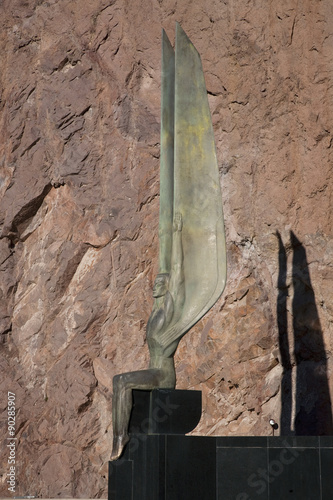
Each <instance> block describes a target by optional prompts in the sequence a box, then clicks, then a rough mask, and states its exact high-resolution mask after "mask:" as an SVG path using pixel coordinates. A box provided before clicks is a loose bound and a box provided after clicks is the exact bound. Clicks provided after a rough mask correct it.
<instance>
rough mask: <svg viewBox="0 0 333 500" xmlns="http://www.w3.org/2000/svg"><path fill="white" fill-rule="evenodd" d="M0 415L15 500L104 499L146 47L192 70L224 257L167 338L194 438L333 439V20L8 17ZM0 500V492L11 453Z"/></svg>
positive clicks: (151, 134)
mask: <svg viewBox="0 0 333 500" xmlns="http://www.w3.org/2000/svg"><path fill="white" fill-rule="evenodd" d="M0 9H1V31H0V48H1V52H0V53H1V60H0V75H1V77H0V78H1V102H0V107H1V108H0V109H1V115H0V123H1V137H2V141H1V145H0V165H1V170H0V197H1V202H0V225H1V239H0V264H1V267H0V273H1V280H0V297H1V302H0V327H1V338H2V343H1V360H0V364H1V406H2V410H1V411H2V412H3V413H2V416H1V418H2V420H3V421H4V422H7V393H8V391H10V392H13V393H15V396H16V400H15V402H16V437H17V441H16V490H15V495H16V496H24V495H36V496H37V495H38V496H42V497H55V496H58V497H70V496H72V497H78V498H79V497H85V498H92V497H105V496H106V492H107V479H106V475H107V460H108V457H109V454H110V451H111V440H112V423H111V407H112V377H113V375H115V374H116V373H119V372H123V371H129V370H133V369H142V368H145V367H146V366H147V359H148V349H147V346H146V342H145V325H146V322H147V319H148V317H149V314H150V310H151V306H152V295H151V290H152V283H153V280H154V277H155V274H156V271H157V254H158V237H157V226H158V206H159V200H158V193H159V117H160V108H159V106H160V67H161V62H160V46H161V28H162V27H163V28H165V29H166V31H167V33H168V35H169V37H170V38H171V39H173V37H174V23H175V21H176V20H177V21H179V22H180V23H181V25H182V27H183V28H184V29H185V31H186V32H187V34H188V35H189V37H190V38H191V40H192V41H193V43H194V44H195V45H196V47H197V49H198V50H199V52H200V54H201V55H202V61H203V67H204V72H205V78H206V84H207V90H208V93H209V101H210V106H211V112H212V118H213V125H214V132H215V139H216V146H217V154H218V159H219V165H220V172H221V185H222V192H223V203H224V212H225V223H226V231H227V241H228V284H227V288H226V290H225V292H224V294H223V296H222V298H221V299H220V300H219V301H218V302H217V303H216V305H215V306H214V307H213V309H212V310H211V311H210V312H209V314H207V316H205V317H204V318H203V319H202V320H201V321H200V322H199V323H198V324H197V325H196V326H195V327H194V328H193V330H192V331H191V332H189V333H188V334H187V335H186V336H185V338H184V339H183V340H182V342H181V344H180V346H179V350H178V351H177V354H176V365H177V376H178V384H177V386H178V387H179V388H182V389H187V388H188V389H189V388H191V389H200V390H202V391H203V403H204V408H203V415H202V419H201V422H200V424H199V426H198V428H197V429H196V431H195V432H197V433H200V434H206V435H211V434H220V435H244V434H246V435H266V434H271V428H270V426H269V419H270V418H274V419H275V420H276V421H277V422H278V423H279V426H280V427H279V431H281V433H282V434H332V433H333V426H332V408H331V397H332V390H333V374H332V363H333V360H332V347H333V346H332V343H333V331H332V315H333V305H332V300H331V293H330V292H331V290H330V289H331V282H332V281H331V280H332V278H333V239H332V227H333V220H332V219H333V208H332V205H333V203H332V202H333V199H332V185H333V170H332V162H333V158H332V152H333V147H332V144H333V136H332V133H333V131H332V123H333V116H332V114H333V112H332V102H333V85H332V83H333V82H332V78H333V75H332V71H331V61H332V58H333V4H332V2H330V1H329V0H323V1H320V2H318V1H317V0H307V1H305V2H301V3H300V2H297V1H296V0H285V1H283V2H282V3H281V2H268V3H267V2H265V1H258V2H250V3H249V2H247V1H245V0H240V1H238V2H236V3H235V2H227V1H226V2H222V1H217V0H206V1H205V2H204V3H203V2H201V1H199V0H195V1H192V0H183V1H181V2H176V1H175V0H165V1H163V2H162V1H161V0H159V1H157V0H136V1H135V2H128V1H126V0H91V1H89V2H72V1H70V0H48V1H43V0H27V1H25V2H22V1H20V0H4V1H3V2H2V6H1V7H0ZM6 432H7V431H6V429H5V432H4V433H3V437H2V440H3V441H2V442H3V445H4V446H2V447H1V462H2V463H3V467H2V476H1V490H0V495H1V496H6V497H7V496H12V495H13V493H10V492H8V489H7V488H8V484H7V476H6V474H7V473H8V472H9V465H8V453H9V451H8V450H9V448H6V446H5V445H6V443H7V441H6V439H7V437H8V434H6Z"/></svg>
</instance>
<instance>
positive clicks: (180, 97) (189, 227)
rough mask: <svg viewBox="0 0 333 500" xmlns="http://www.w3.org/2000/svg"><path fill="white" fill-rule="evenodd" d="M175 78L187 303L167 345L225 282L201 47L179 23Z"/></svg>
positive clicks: (176, 189) (177, 192) (178, 204)
mask: <svg viewBox="0 0 333 500" xmlns="http://www.w3.org/2000/svg"><path fill="white" fill-rule="evenodd" d="M165 38H166V36H165ZM169 45H170V43H169ZM169 49H170V47H169ZM169 53H170V51H169ZM171 58H172V56H171ZM174 79H175V84H174V93H175V97H174V131H173V133H174V145H173V148H174V150H173V155H174V157H173V213H176V212H180V213H181V215H182V219H183V230H182V243H183V252H184V275H185V303H184V305H183V307H182V311H179V313H180V316H178V315H177V314H176V316H178V317H180V319H179V320H178V321H177V323H175V324H174V325H171V326H170V327H169V328H167V329H166V331H165V332H163V334H162V335H161V337H160V339H159V340H160V342H161V344H162V345H163V346H165V347H168V346H169V345H170V343H171V342H173V341H175V340H176V339H179V338H181V337H182V336H183V335H184V334H185V333H186V332H187V331H188V330H189V329H190V328H191V327H192V326H193V325H194V324H195V323H196V322H197V321H198V320H199V319H200V318H201V317H202V316H203V315H204V314H205V313H206V312H207V311H208V310H209V309H210V308H211V307H212V306H213V305H214V303H215V302H216V301H217V299H218V298H219V297H220V295H221V293H222V292H223V290H224V287H225V283H226V248H225V233H224V222H223V212H222V198H221V189H220V181H219V171H218V165H217V158H216V151H215V142H214V134H213V127H212V122H211V116H210V110H209V105H208V98H207V91H206V85H205V80H204V76H203V70H202V64H201V59H200V56H199V53H198V52H197V50H196V48H195V47H194V45H193V44H192V43H191V41H190V40H189V38H188V37H187V35H186V33H185V32H184V31H183V30H182V28H181V27H180V25H179V24H178V23H177V26H176V50H175V76H174ZM170 88H172V83H171V85H170ZM170 102H171V101H170ZM170 127H171V126H170V125H169V130H171V128H170ZM162 129H163V123H162ZM162 135H163V130H162ZM161 148H162V149H163V148H164V143H161ZM161 154H162V157H163V154H164V152H163V151H162V153H161ZM162 181H163V179H161V197H162V191H163V189H164V186H163V182H162ZM169 192H170V190H169ZM169 234H170V233H169Z"/></svg>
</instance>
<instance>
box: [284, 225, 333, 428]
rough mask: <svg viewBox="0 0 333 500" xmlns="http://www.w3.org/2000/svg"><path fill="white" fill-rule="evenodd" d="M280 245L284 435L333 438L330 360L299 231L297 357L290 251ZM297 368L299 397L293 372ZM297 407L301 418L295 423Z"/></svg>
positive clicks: (295, 249)
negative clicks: (289, 278)
mask: <svg viewBox="0 0 333 500" xmlns="http://www.w3.org/2000/svg"><path fill="white" fill-rule="evenodd" d="M277 237H278V241H279V274H278V290H279V292H278V300H277V321H278V332H279V348H280V355H281V363H282V367H283V372H282V381H281V419H280V428H281V435H285V436H287V435H291V434H293V435H296V436H316V435H319V436H323V435H331V434H333V421H332V405H331V398H330V392H329V385H328V377H327V356H326V352H325V345H324V339H323V333H322V329H321V324H320V320H319V315H318V310H317V305H316V300H315V294H314V290H313V287H312V284H311V278H310V272H309V266H308V262H307V256H306V250H305V247H304V245H303V244H302V243H301V242H300V241H299V240H298V238H297V237H296V236H295V234H294V233H293V232H291V233H290V243H291V248H292V285H293V299H292V329H293V342H294V346H293V349H294V352H293V356H292V355H291V352H290V344H289V335H288V321H287V300H288V284H287V252H286V248H285V246H284V245H283V242H282V239H281V236H280V234H279V233H277ZM293 362H294V364H295V365H296V366H295V368H294V369H296V384H295V394H294V395H293V393H292V391H293V383H292V370H293ZM293 405H294V406H295V418H294V422H292V413H293Z"/></svg>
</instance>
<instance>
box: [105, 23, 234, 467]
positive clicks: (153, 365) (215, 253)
mask: <svg viewBox="0 0 333 500" xmlns="http://www.w3.org/2000/svg"><path fill="white" fill-rule="evenodd" d="M162 47H163V48H162V105H161V162H160V220H159V242H160V248H159V273H158V275H157V277H156V280H155V284H154V289H153V297H154V306H153V310H152V313H151V315H150V318H149V321H148V324H147V342H148V347H149V353H150V364H149V368H148V369H147V370H141V371H136V372H129V373H123V374H121V375H117V376H116V377H114V380H113V386H114V394H113V433H114V441H113V450H112V456H111V460H115V459H117V458H118V457H119V456H120V455H121V453H122V450H123V448H124V446H125V444H126V442H127V441H128V435H127V429H128V423H129V418H130V413H131V408H132V389H146V390H149V389H153V388H157V387H161V388H174V387H175V383H176V374H175V367H174V359H173V356H174V353H175V351H176V349H177V346H178V343H179V341H180V339H181V338H182V337H183V335H185V333H186V332H187V331H188V330H189V329H190V328H191V327H192V326H193V325H194V324H195V323H196V322H197V321H198V320H199V319H200V318H201V317H202V316H203V315H204V314H205V313H206V312H207V311H208V310H209V309H210V308H211V307H212V306H213V304H214V303H215V302H216V300H217V299H218V298H219V296H220V295H221V293H222V291H223V289H224V286H225V282H226V250H225V235H224V224H223V213H222V200H221V191H220V184H219V172H218V165H217V159H216V152H215V143H214V134H213V128H212V123H211V116H210V111H209V105H208V98H207V92H206V86H205V80H204V76H203V71H202V65H201V60H200V56H199V54H198V52H197V50H196V49H195V47H194V46H193V44H192V43H191V41H190V40H189V38H188V37H187V35H186V34H185V32H184V31H183V30H182V28H181V27H180V25H179V24H177V26H176V52H175V53H174V51H173V49H172V46H171V44H170V42H169V40H168V38H167V36H166V34H165V32H163V41H162Z"/></svg>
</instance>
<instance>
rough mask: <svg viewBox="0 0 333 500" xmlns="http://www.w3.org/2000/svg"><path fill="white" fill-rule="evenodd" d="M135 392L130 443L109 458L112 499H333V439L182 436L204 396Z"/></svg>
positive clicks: (168, 392) (189, 392)
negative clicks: (113, 458)
mask: <svg viewBox="0 0 333 500" xmlns="http://www.w3.org/2000/svg"><path fill="white" fill-rule="evenodd" d="M134 392H135V393H136V394H134V400H135V401H136V406H135V408H134V410H133V414H132V419H131V425H130V429H131V440H130V442H129V443H128V445H127V446H126V449H125V451H124V454H123V457H122V458H121V459H120V460H117V461H116V462H110V463H109V464H110V466H109V497H108V500H257V499H258V500H289V499H290V500H296V499H297V500H332V499H333V472H332V470H333V437H318V436H298V437H229V436H228V437H203V436H184V435H182V433H181V432H182V430H183V432H189V431H190V430H192V429H189V427H191V425H193V424H194V426H195V425H196V423H197V422H198V408H199V407H200V412H201V395H200V393H198V392H196V391H152V393H151V394H147V393H146V394H140V393H143V392H144V391H134ZM184 392H186V395H185V396H184V394H181V393H184ZM153 393H154V394H153ZM183 397H185V398H187V399H186V401H187V402H186V404H185V406H184V407H183V406H182V403H181V400H182V398H183ZM143 400H145V403H144V402H143ZM147 405H148V406H147ZM178 405H179V406H178ZM156 408H157V410H156ZM154 412H155V413H154ZM175 412H178V417H179V419H180V420H179V422H178V421H177V419H176V418H175ZM187 413H188V415H189V420H191V425H186V415H187ZM159 420H160V421H159ZM182 420H185V421H183V422H182ZM180 422H182V423H180ZM195 422H196V423H195ZM162 428H163V432H161V430H162ZM184 429H188V430H184Z"/></svg>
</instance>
